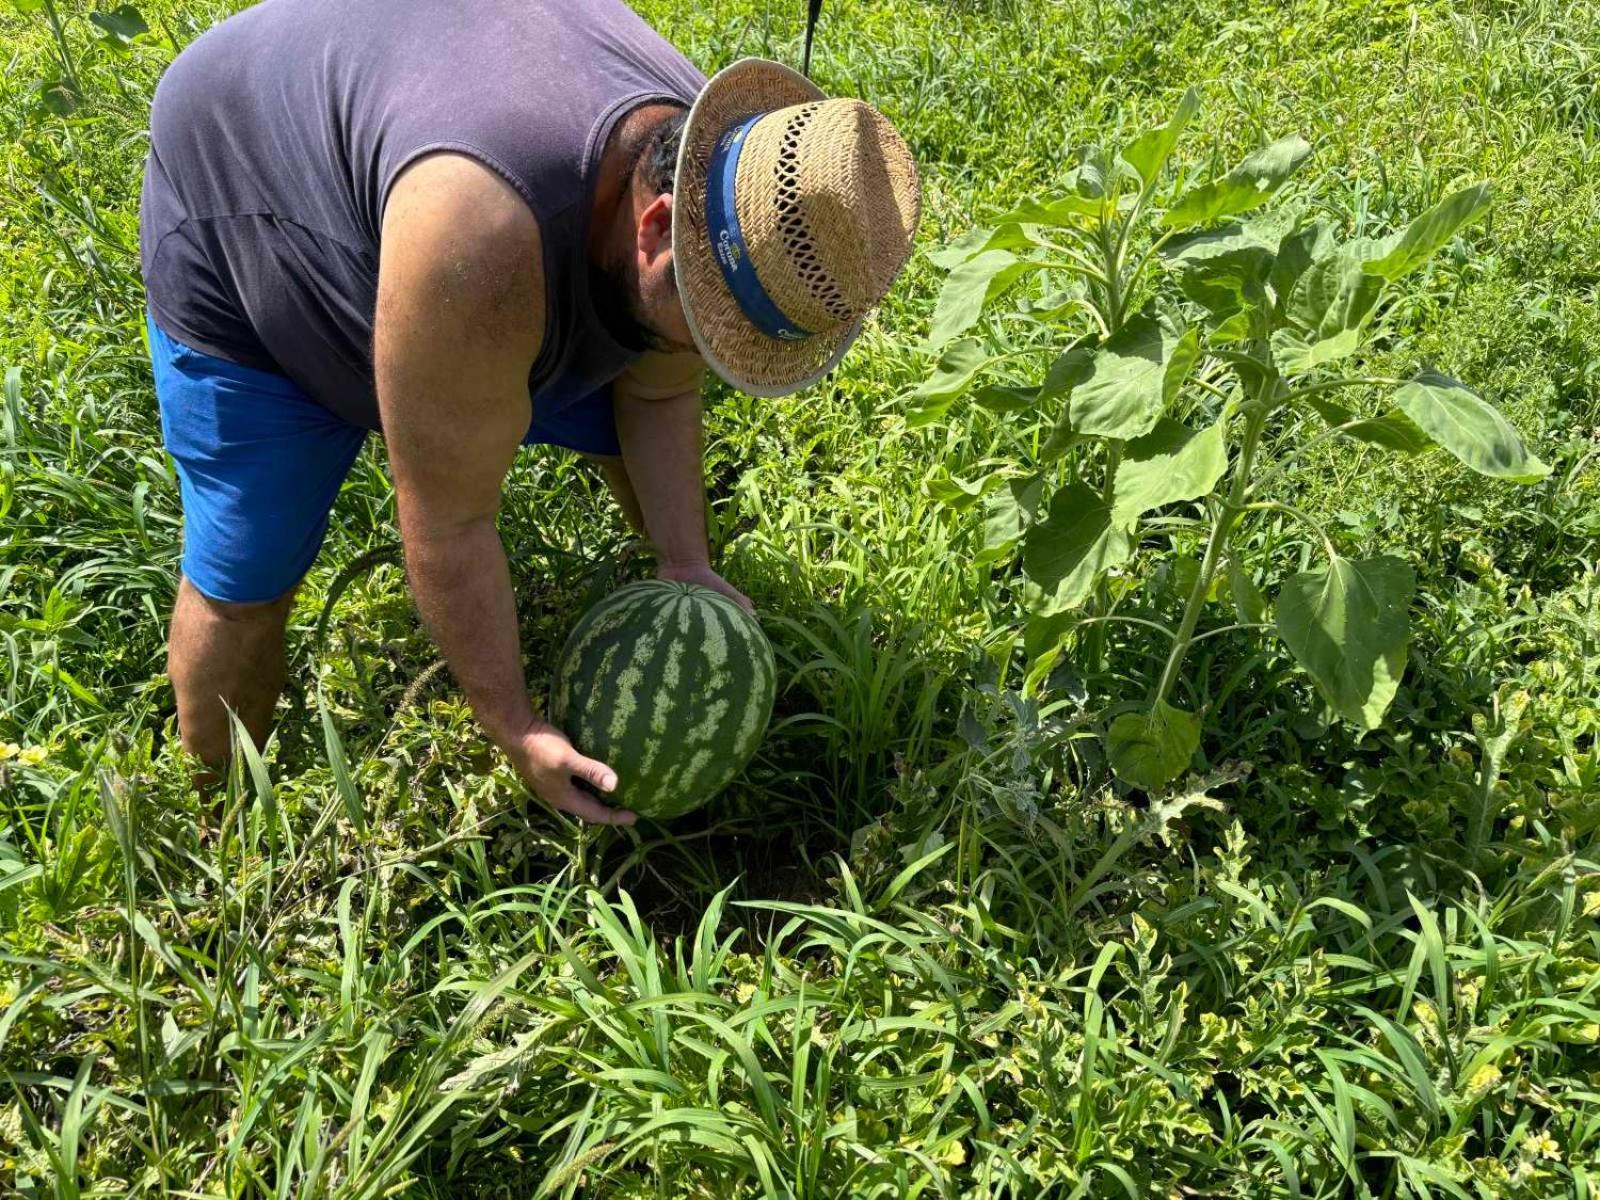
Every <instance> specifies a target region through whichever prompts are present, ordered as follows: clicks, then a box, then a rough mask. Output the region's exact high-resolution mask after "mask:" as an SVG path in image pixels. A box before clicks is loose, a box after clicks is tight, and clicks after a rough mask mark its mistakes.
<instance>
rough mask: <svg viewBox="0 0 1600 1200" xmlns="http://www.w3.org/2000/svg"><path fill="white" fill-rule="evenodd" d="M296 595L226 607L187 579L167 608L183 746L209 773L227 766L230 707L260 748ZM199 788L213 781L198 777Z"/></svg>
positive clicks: (169, 656)
mask: <svg viewBox="0 0 1600 1200" xmlns="http://www.w3.org/2000/svg"><path fill="white" fill-rule="evenodd" d="M293 603H294V591H293V589H291V590H290V591H289V592H288V593H287V594H286V595H283V596H280V597H279V598H278V599H276V600H271V601H268V602H266V603H265V604H224V603H223V602H221V601H218V600H212V599H209V598H208V597H206V596H204V595H202V594H201V593H200V592H199V591H198V590H197V589H196V588H195V587H194V585H193V584H191V583H190V582H189V581H188V580H187V579H184V580H183V581H182V582H181V583H180V584H179V585H178V603H177V606H176V607H175V608H174V609H173V611H172V630H171V633H170V634H169V635H168V639H167V673H168V675H169V676H171V678H172V687H173V690H174V691H175V692H177V695H178V733H179V736H180V737H181V738H182V739H183V748H184V749H185V750H187V751H188V752H189V753H190V754H192V755H194V756H195V757H196V758H198V759H199V760H200V761H201V762H202V763H204V764H205V765H206V767H207V768H209V770H210V771H212V772H216V773H219V774H220V773H221V772H223V771H225V770H226V769H227V765H228V758H229V755H230V753H231V751H232V729H231V727H230V724H229V721H228V709H230V708H231V709H233V711H234V712H236V713H238V714H239V719H240V720H241V721H243V722H244V727H245V728H246V729H247V730H249V731H250V736H251V738H252V739H253V740H254V741H255V743H256V745H257V746H259V745H261V744H262V742H264V741H265V740H266V737H267V732H268V730H269V729H270V728H271V725H272V710H273V707H274V706H275V705H276V704H277V702H278V693H279V692H281V691H282V690H283V676H284V662H283V641H284V628H285V626H286V625H287V624H288V621H289V609H290V607H291V606H292V605H293ZM196 782H197V783H199V784H200V785H201V786H202V787H204V786H206V784H207V783H208V782H215V779H214V777H213V779H211V780H207V779H205V778H200V779H197V780H196Z"/></svg>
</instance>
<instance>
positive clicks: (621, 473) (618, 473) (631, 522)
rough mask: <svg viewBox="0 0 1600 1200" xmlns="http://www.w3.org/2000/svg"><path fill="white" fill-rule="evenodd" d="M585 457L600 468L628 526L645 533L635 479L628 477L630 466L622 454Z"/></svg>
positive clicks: (588, 455)
mask: <svg viewBox="0 0 1600 1200" xmlns="http://www.w3.org/2000/svg"><path fill="white" fill-rule="evenodd" d="M583 457H584V458H586V459H588V460H589V461H590V462H592V463H593V464H594V465H595V466H596V467H598V468H599V469H600V474H601V475H602V476H604V477H605V481H606V486H607V487H608V488H610V489H611V495H612V498H613V499H615V500H616V502H617V507H619V508H621V509H622V515H623V517H624V518H625V519H626V520H627V522H628V528H630V529H632V530H633V531H634V532H635V533H637V534H640V535H643V534H644V513H643V512H642V511H641V510H640V508H639V498H638V497H637V496H635V495H634V494H633V481H632V480H630V479H629V478H628V468H627V467H625V466H624V465H623V463H622V455H620V454H585V455H584V456H583Z"/></svg>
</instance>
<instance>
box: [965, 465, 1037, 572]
mask: <svg viewBox="0 0 1600 1200" xmlns="http://www.w3.org/2000/svg"><path fill="white" fill-rule="evenodd" d="M1043 495H1044V479H1043V478H1042V477H1041V476H1038V475H1031V476H1028V477H1027V478H1024V479H1008V480H1006V481H1005V486H1004V487H1001V488H1000V489H999V490H997V491H995V492H993V493H991V494H990V495H989V496H987V497H986V498H985V499H984V502H983V547H982V548H981V549H980V550H979V551H978V554H977V557H976V558H975V559H974V561H975V562H976V563H977V564H978V565H980V566H981V565H983V564H984V563H991V562H997V561H999V560H1000V559H1002V558H1007V557H1009V556H1010V554H1011V552H1012V551H1013V550H1015V549H1016V547H1017V543H1018V542H1019V541H1021V540H1022V535H1023V533H1024V532H1026V530H1027V528H1028V526H1029V525H1031V524H1032V523H1033V519H1034V517H1035V516H1036V515H1037V514H1038V511H1039V502H1040V500H1041V499H1042V498H1043Z"/></svg>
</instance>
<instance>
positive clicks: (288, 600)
mask: <svg viewBox="0 0 1600 1200" xmlns="http://www.w3.org/2000/svg"><path fill="white" fill-rule="evenodd" d="M299 590H300V585H299V584H298V583H296V584H295V585H294V586H293V587H291V588H290V589H289V590H288V591H287V592H285V593H284V594H283V595H281V596H278V597H277V598H276V599H273V600H262V601H253V602H249V603H239V602H236V601H233V600H218V599H216V598H215V597H213V596H208V595H206V594H205V593H204V592H202V591H201V590H200V589H199V588H197V587H195V586H194V584H192V583H190V582H189V580H188V579H185V580H184V581H183V591H184V598H185V599H187V600H189V601H190V602H191V603H192V604H193V605H194V606H195V607H196V608H197V609H198V610H199V611H200V612H201V613H203V614H204V616H205V617H206V618H207V619H209V620H212V621H216V622H220V623H224V624H228V625H255V626H259V625H282V624H285V623H286V622H287V621H288V619H289V610H290V609H292V608H293V607H294V598H295V594H296V593H297V592H299Z"/></svg>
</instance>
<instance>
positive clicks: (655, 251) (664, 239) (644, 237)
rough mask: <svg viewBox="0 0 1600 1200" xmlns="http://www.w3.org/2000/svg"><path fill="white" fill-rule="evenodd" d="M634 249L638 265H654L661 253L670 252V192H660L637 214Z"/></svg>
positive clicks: (644, 266)
mask: <svg viewBox="0 0 1600 1200" xmlns="http://www.w3.org/2000/svg"><path fill="white" fill-rule="evenodd" d="M636 249H637V250H638V252H639V266H640V267H641V268H647V267H651V266H654V265H655V263H656V260H657V259H658V258H660V257H661V256H662V255H663V254H671V253H672V193H671V192H662V193H661V194H660V195H659V196H657V197H656V198H655V199H654V200H652V201H650V203H649V204H647V205H645V208H644V211H643V212H641V213H640V214H639V231H638V240H637V243H636Z"/></svg>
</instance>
